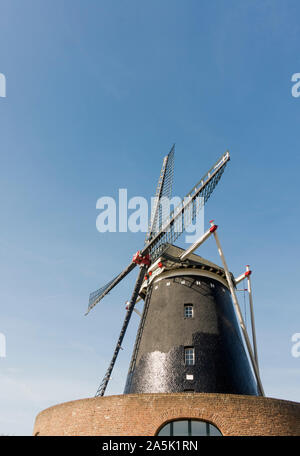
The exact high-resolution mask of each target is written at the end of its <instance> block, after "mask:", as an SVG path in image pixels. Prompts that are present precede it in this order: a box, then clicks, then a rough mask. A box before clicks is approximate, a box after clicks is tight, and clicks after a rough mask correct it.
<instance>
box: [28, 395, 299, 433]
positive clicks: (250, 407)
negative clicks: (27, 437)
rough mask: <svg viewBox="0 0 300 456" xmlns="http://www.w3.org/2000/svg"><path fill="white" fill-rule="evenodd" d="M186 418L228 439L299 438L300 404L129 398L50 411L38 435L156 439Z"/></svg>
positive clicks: (84, 401)
mask: <svg viewBox="0 0 300 456" xmlns="http://www.w3.org/2000/svg"><path fill="white" fill-rule="evenodd" d="M180 418H181V419H182V418H194V419H200V420H205V421H208V422H211V423H212V424H214V425H215V426H217V427H218V428H219V429H220V431H221V432H222V434H223V435H298V436H299V435H300V404H299V403H296V402H290V401H283V400H279V399H270V398H264V397H255V396H240V395H229V394H206V393H195V394H191V393H172V394H164V393H163V394H128V395H119V396H105V397H99V398H89V399H80V400H77V401H72V402H65V403H63V404H59V405H55V406H53V407H50V408H48V409H46V410H44V411H42V412H41V413H39V415H38V416H37V418H36V422H35V426H34V435H36V434H37V433H38V435H95V436H96V435H104V436H117V435H121V436H122V435H123V436H130V435H135V436H138V435H142V436H151V435H155V434H156V432H157V430H158V429H159V428H160V427H161V426H162V424H164V423H166V422H168V421H170V420H174V419H180Z"/></svg>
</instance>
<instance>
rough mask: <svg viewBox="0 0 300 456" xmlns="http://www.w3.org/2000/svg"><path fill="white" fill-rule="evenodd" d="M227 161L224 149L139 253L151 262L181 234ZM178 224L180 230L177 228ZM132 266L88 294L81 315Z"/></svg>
mask: <svg viewBox="0 0 300 456" xmlns="http://www.w3.org/2000/svg"><path fill="white" fill-rule="evenodd" d="M229 160H230V155H229V152H228V151H227V152H225V154H223V155H222V156H221V158H220V159H219V160H218V161H217V162H216V163H215V164H214V165H213V166H212V167H211V168H210V170H209V171H208V172H207V173H206V174H205V175H204V176H203V177H202V178H201V179H200V180H199V182H198V183H197V184H196V185H195V186H194V187H193V188H192V190H191V191H190V192H189V193H188V194H187V195H186V196H185V198H184V199H183V201H182V202H181V203H180V204H179V205H178V206H177V208H176V209H175V210H174V211H173V213H172V214H171V216H170V217H169V218H168V219H167V220H166V221H165V222H164V223H163V227H162V229H161V231H160V232H159V233H158V234H156V235H154V237H152V238H151V239H150V240H149V242H148V243H147V244H146V245H145V247H144V248H143V250H141V252H140V254H141V255H142V256H143V255H146V254H150V257H151V261H152V262H153V261H154V260H155V259H156V258H157V257H158V256H160V255H161V254H162V253H163V251H164V248H165V246H166V245H168V244H172V243H174V242H175V240H176V239H177V238H178V237H179V236H180V234H182V232H183V231H184V229H185V228H186V227H187V226H188V225H187V220H188V219H189V220H190V223H192V222H193V221H194V220H195V217H196V215H197V214H198V212H199V210H200V208H201V207H202V206H203V204H205V203H206V201H207V200H208V198H209V197H210V195H211V194H212V192H213V190H214V189H215V187H216V185H217V184H218V182H219V180H220V178H221V176H222V174H223V172H224V170H225V167H226V165H227V163H228V161H229ZM180 226H181V227H182V229H179V228H180ZM135 266H136V263H134V262H131V263H130V264H129V265H128V266H127V268H126V269H124V271H122V272H121V273H120V274H119V275H118V276H116V277H115V278H114V279H113V280H111V281H110V282H108V283H107V284H106V285H104V286H103V287H101V288H99V289H98V290H96V291H94V292H93V293H91V294H90V299H89V306H88V310H87V312H86V314H85V315H87V314H88V313H89V311H90V310H91V309H92V308H93V307H95V305H96V304H97V303H98V302H99V301H101V299H103V298H104V296H105V295H107V294H108V293H109V292H110V291H111V290H112V289H113V288H114V287H115V286H116V285H117V284H118V283H120V282H121V280H123V279H124V278H125V277H126V276H127V274H129V272H131V271H132V270H133V269H134V268H135Z"/></svg>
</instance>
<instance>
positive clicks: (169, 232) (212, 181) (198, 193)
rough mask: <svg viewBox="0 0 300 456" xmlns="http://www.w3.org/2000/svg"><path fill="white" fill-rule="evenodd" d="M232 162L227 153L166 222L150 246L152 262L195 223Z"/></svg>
mask: <svg viewBox="0 0 300 456" xmlns="http://www.w3.org/2000/svg"><path fill="white" fill-rule="evenodd" d="M229 160H230V155H229V152H228V151H227V152H226V153H225V154H223V155H222V157H221V158H220V159H219V160H218V161H217V162H216V163H215V164H214V165H213V166H212V167H211V168H210V170H209V171H208V172H207V173H206V174H205V175H204V176H203V177H202V178H201V179H200V180H199V182H198V183H197V184H196V185H195V186H194V187H193V188H192V190H191V191H190V192H189V193H188V194H187V195H186V196H185V198H184V199H183V200H182V202H181V203H180V204H179V205H178V206H177V207H176V208H175V210H174V211H173V212H172V214H171V215H170V217H169V218H168V219H167V220H166V221H165V222H164V224H163V226H162V228H161V231H160V233H159V234H158V235H157V236H155V238H153V240H152V243H151V245H150V246H149V253H150V256H151V260H152V261H154V260H155V259H156V258H157V257H158V256H159V255H161V253H162V252H163V250H164V244H173V243H174V242H175V241H176V239H177V238H178V237H179V236H180V235H181V234H182V233H183V231H184V230H185V228H187V226H189V225H190V224H191V223H192V222H194V220H195V218H196V216H197V214H198V213H199V211H200V209H201V208H202V207H203V206H204V204H205V203H206V202H207V200H208V199H209V197H210V195H211V194H212V192H213V191H214V189H215V187H216V185H217V184H218V182H219V180H220V179H221V176H222V174H223V172H224V170H225V167H226V165H227V162H228V161H229Z"/></svg>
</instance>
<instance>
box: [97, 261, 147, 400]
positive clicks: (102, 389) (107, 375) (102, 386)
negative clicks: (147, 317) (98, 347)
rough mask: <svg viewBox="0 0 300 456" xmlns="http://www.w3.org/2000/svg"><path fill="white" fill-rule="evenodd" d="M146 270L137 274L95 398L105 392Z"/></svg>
mask: <svg viewBox="0 0 300 456" xmlns="http://www.w3.org/2000/svg"><path fill="white" fill-rule="evenodd" d="M146 270H147V266H142V267H141V269H140V272H139V275H138V278H137V280H136V283H135V286H134V290H133V293H132V296H131V299H130V302H129V306H128V310H127V312H126V315H125V319H124V323H123V326H122V329H121V332H120V335H119V338H118V341H117V345H116V348H115V351H114V354H113V357H112V359H111V362H110V365H109V366H108V369H107V371H106V373H105V375H104V377H103V380H102V382H101V384H100V386H99V388H98V390H97V392H96V397H97V396H103V395H104V393H105V390H106V387H107V384H108V382H109V379H110V376H111V373H112V370H113V368H114V365H115V362H116V360H117V356H118V354H119V351H120V349H121V348H122V342H123V339H124V336H125V333H126V330H127V327H128V324H129V321H130V318H131V315H132V311H133V309H134V306H135V303H136V300H137V297H138V294H139V291H140V288H141V285H142V282H143V280H144V276H145V273H146Z"/></svg>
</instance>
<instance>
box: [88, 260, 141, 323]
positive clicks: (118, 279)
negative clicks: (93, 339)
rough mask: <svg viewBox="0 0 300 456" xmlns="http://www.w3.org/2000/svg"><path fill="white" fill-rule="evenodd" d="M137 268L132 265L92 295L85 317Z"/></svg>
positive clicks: (134, 264)
mask: <svg viewBox="0 0 300 456" xmlns="http://www.w3.org/2000/svg"><path fill="white" fill-rule="evenodd" d="M135 266H136V263H133V262H132V263H130V265H129V266H127V268H126V269H124V271H122V272H121V273H120V274H119V275H117V277H115V278H114V279H112V280H111V281H110V282H108V283H107V284H106V285H104V286H103V287H101V288H99V289H98V290H96V291H94V292H93V293H91V294H90V298H89V306H88V309H87V312H86V314H85V315H87V314H88V313H89V311H90V310H91V309H92V308H93V307H95V305H96V304H98V302H99V301H101V299H103V298H104V296H105V295H107V293H109V292H110V291H111V290H112V289H113V288H114V287H115V286H116V285H118V283H120V282H121V280H123V279H124V277H126V276H127V274H129V273H130V272H131V271H132V270H133V269H134V268H135Z"/></svg>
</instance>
